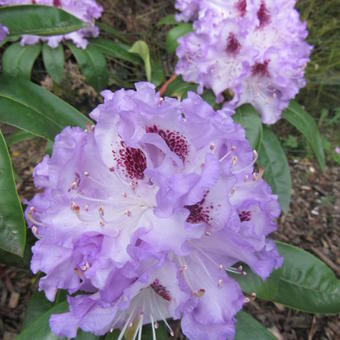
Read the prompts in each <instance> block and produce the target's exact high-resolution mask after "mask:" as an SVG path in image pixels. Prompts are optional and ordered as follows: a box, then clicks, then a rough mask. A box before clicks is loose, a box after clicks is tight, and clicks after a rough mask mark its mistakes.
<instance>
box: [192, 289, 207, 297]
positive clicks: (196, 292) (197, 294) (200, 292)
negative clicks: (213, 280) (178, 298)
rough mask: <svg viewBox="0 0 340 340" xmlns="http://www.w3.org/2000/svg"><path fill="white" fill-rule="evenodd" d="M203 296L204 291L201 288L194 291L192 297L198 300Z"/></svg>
mask: <svg viewBox="0 0 340 340" xmlns="http://www.w3.org/2000/svg"><path fill="white" fill-rule="evenodd" d="M204 294H205V289H203V288H201V289H199V290H195V291H194V292H193V295H194V296H196V297H198V298H201V297H203V295H204Z"/></svg>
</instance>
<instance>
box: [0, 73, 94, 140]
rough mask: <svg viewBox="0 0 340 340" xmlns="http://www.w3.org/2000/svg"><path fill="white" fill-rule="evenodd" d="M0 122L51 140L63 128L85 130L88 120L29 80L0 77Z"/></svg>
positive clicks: (89, 121)
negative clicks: (74, 127) (77, 127)
mask: <svg viewBox="0 0 340 340" xmlns="http://www.w3.org/2000/svg"><path fill="white" fill-rule="evenodd" d="M0 122H2V123H6V124H9V125H13V126H15V127H17V128H19V129H21V130H24V131H27V132H30V133H32V134H33V135H36V136H40V137H43V138H46V139H50V140H54V136H55V135H56V134H57V133H59V132H60V131H61V130H62V129H63V128H65V127H66V126H68V125H71V126H77V125H78V126H81V127H83V128H85V127H86V123H91V120H89V119H88V118H86V117H85V116H84V115H83V114H82V113H80V112H79V111H77V110H76V109H75V108H74V107H72V106H71V105H69V104H67V103H65V102H64V101H63V100H61V99H59V98H58V97H56V96H55V95H53V94H52V93H50V92H48V91H47V90H45V89H43V88H42V87H40V86H38V85H35V84H33V83H32V82H30V81H28V80H24V79H15V78H12V77H8V76H5V75H0Z"/></svg>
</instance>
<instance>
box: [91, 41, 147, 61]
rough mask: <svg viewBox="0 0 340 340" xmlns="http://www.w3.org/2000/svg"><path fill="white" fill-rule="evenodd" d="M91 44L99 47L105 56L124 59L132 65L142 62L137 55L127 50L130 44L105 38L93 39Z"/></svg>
mask: <svg viewBox="0 0 340 340" xmlns="http://www.w3.org/2000/svg"><path fill="white" fill-rule="evenodd" d="M91 44H92V45H93V46H96V47H97V48H98V49H100V50H101V51H102V53H104V54H105V56H106V57H107V58H110V59H121V60H125V61H128V62H130V63H132V64H134V65H141V64H142V61H141V59H140V58H139V57H138V56H136V55H135V54H132V53H130V52H129V49H130V48H131V47H130V46H126V45H124V44H121V43H116V42H113V41H111V40H106V39H95V40H93V41H92V42H91Z"/></svg>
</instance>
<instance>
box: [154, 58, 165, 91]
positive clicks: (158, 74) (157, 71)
mask: <svg viewBox="0 0 340 340" xmlns="http://www.w3.org/2000/svg"><path fill="white" fill-rule="evenodd" d="M151 69H152V72H151V82H152V83H153V84H155V86H160V85H162V84H163V83H164V82H165V75H164V70H163V66H162V63H161V61H160V60H158V59H157V60H156V59H151Z"/></svg>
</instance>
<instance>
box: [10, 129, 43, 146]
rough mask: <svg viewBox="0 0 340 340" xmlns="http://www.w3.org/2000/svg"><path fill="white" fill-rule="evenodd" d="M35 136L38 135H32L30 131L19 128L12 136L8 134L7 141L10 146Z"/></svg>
mask: <svg viewBox="0 0 340 340" xmlns="http://www.w3.org/2000/svg"><path fill="white" fill-rule="evenodd" d="M35 137H36V136H34V135H32V134H31V133H29V132H26V131H21V130H19V131H17V132H14V133H12V134H11V135H10V136H8V137H7V138H6V143H7V145H8V146H12V145H14V144H17V143H20V142H23V141H25V140H30V139H33V138H35Z"/></svg>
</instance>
